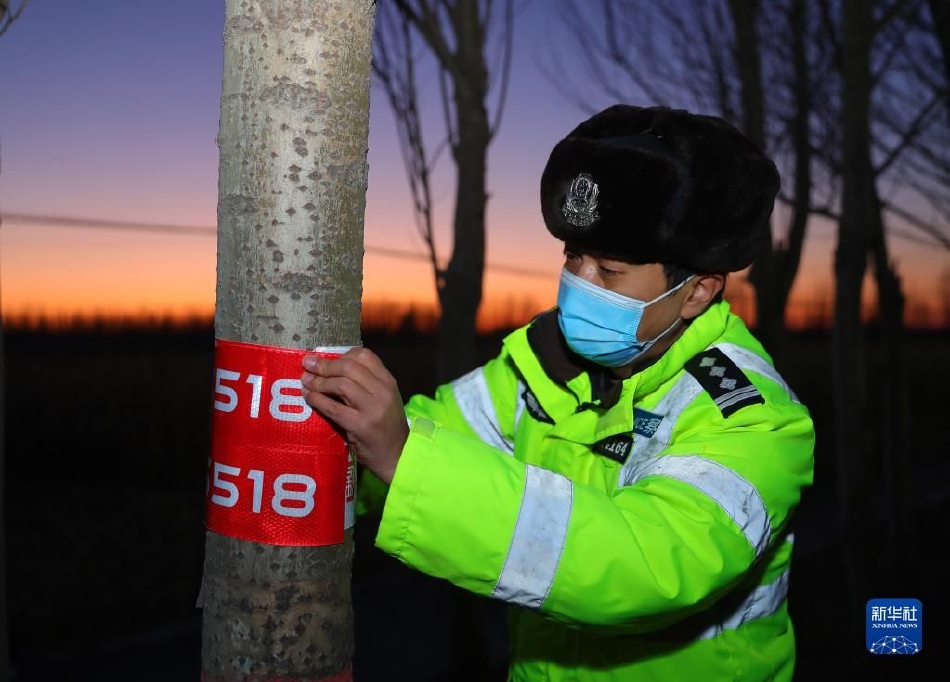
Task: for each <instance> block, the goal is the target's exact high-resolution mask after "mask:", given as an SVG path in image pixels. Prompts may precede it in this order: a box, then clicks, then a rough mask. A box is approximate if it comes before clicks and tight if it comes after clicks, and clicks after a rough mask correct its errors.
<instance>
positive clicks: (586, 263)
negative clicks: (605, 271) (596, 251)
mask: <svg viewBox="0 0 950 682" xmlns="http://www.w3.org/2000/svg"><path fill="white" fill-rule="evenodd" d="M574 274H575V275H577V276H578V277H580V278H581V279H583V280H586V281H588V282H590V283H591V284H596V285H597V286H603V283H602V282H601V278H600V268H599V267H598V266H597V261H596V260H595V259H593V258H590V257H588V256H584V257H582V258H581V263H580V266H579V267H578V268H577V272H575V273H574Z"/></svg>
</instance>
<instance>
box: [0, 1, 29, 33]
mask: <svg viewBox="0 0 950 682" xmlns="http://www.w3.org/2000/svg"><path fill="white" fill-rule="evenodd" d="M29 3H30V0H21V1H20V6H19V7H17V8H16V9H15V10H13V11H11V10H10V0H0V36H2V35H3V34H4V33H6V32H7V30H9V28H10V26H12V25H13V22H15V21H16V20H17V19H19V18H20V15H21V14H23V10H25V9H26V6H27V5H28V4H29Z"/></svg>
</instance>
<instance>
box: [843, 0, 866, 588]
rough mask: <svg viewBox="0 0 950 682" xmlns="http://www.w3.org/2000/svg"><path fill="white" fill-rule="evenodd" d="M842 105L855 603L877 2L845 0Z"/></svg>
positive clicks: (846, 530)
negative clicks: (872, 64)
mask: <svg viewBox="0 0 950 682" xmlns="http://www.w3.org/2000/svg"><path fill="white" fill-rule="evenodd" d="M841 8H842V43H843V50H842V60H843V61H842V71H843V73H842V76H843V84H842V85H843V93H842V109H841V120H840V125H841V130H842V131H843V133H842V134H843V148H842V155H841V158H842V202H841V218H840V221H839V223H838V247H837V251H836V253H835V277H836V297H835V317H834V324H833V326H832V356H833V391H834V414H835V441H834V443H835V456H836V458H837V462H838V466H837V472H836V475H837V479H838V491H839V494H838V510H839V514H840V518H839V521H840V531H841V539H842V543H841V546H842V549H843V551H844V560H845V566H846V575H847V579H848V587H849V593H850V597H851V603H852V605H853V606H856V605H857V604H858V603H859V602H860V600H861V599H862V596H864V595H866V594H867V592H866V589H865V584H864V583H865V575H864V572H863V570H862V567H864V566H866V565H867V564H865V563H864V561H863V555H864V553H865V552H866V551H867V548H869V547H873V546H874V544H873V542H870V533H871V530H870V529H871V528H872V527H873V524H871V523H869V519H868V518H867V517H866V510H867V500H868V499H870V497H869V494H870V486H869V467H870V465H871V463H872V462H871V460H872V457H873V450H872V448H871V440H870V437H869V429H867V428H866V426H867V424H868V423H869V422H868V412H867V398H866V396H867V378H866V363H867V356H866V349H865V342H864V334H863V328H862V324H861V285H862V281H863V279H864V274H865V272H866V269H867V256H868V253H869V247H870V239H869V231H870V229H871V225H872V220H873V216H872V212H873V210H874V207H873V205H872V204H871V202H872V200H873V198H874V196H875V190H874V174H873V170H872V165H871V157H870V144H871V135H870V114H869V112H870V100H871V72H870V54H871V39H872V35H873V28H872V27H873V17H872V7H871V4H870V3H867V2H865V0H843V2H842V5H841Z"/></svg>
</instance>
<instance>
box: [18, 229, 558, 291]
mask: <svg viewBox="0 0 950 682" xmlns="http://www.w3.org/2000/svg"><path fill="white" fill-rule="evenodd" d="M3 221H4V222H10V223H16V224H19V225H42V226H45V227H67V228H80V229H102V230H119V231H121V232H151V233H158V234H174V235H178V236H186V237H215V236H217V234H218V231H217V228H215V227H209V226H207V225H194V226H188V225H168V224H163V223H137V222H129V221H123V220H100V219H98V218H81V217H78V216H49V215H37V214H33V213H7V214H5V215H3ZM363 248H364V250H365V251H366V253H373V254H377V255H380V256H385V257H389V258H402V259H404V260H421V261H427V262H428V261H429V260H430V258H429V257H428V256H426V255H425V254H422V253H417V252H415V251H406V250H402V249H392V248H388V247H385V246H372V245H364V247H363ZM485 268H486V269H488V270H495V271H498V272H506V273H509V274H512V275H520V276H523V277H544V278H545V279H551V277H553V276H554V275H553V274H552V273H550V272H542V271H541V270H531V269H529V268H522V267H518V266H517V265H505V264H494V263H487V264H486V265H485Z"/></svg>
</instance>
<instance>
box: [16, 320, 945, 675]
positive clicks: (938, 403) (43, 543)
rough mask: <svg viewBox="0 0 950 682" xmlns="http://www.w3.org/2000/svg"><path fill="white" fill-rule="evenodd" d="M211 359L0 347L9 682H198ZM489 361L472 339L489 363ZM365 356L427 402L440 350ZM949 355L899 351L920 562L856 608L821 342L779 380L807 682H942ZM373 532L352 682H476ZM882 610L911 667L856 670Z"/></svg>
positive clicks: (176, 340) (164, 338)
mask: <svg viewBox="0 0 950 682" xmlns="http://www.w3.org/2000/svg"><path fill="white" fill-rule="evenodd" d="M211 341H212V337H211V333H210V331H209V330H206V329H203V328H195V329H192V330H169V329H164V330H163V329H152V330H125V331H122V330H118V331H117V330H102V329H99V330H96V329H90V330H87V331H85V332H70V333H56V334H54V333H49V332H42V331H23V330H19V331H18V330H9V329H8V330H7V332H6V339H5V351H6V353H5V361H6V363H5V364H6V397H7V401H6V407H7V412H6V430H7V434H6V435H7V439H6V457H7V471H6V476H7V486H6V497H7V499H6V515H7V578H8V603H9V620H10V631H11V634H10V640H11V656H12V663H13V670H14V675H13V677H12V679H14V680H17V682H38V681H46V680H57V681H59V682H72V681H74V680H75V681H79V680H96V681H97V682H110V681H112V680H116V681H118V680H123V682H128V681H129V680H135V681H140V682H151V681H153V680H154V681H156V682H157V681H158V680H162V681H168V680H198V675H199V671H200V649H201V642H200V627H201V621H200V619H201V614H200V611H199V610H197V609H195V608H194V603H195V597H196V596H197V592H198V585H199V582H200V576H201V563H202V559H203V555H204V531H203V526H202V521H203V498H204V477H205V472H204V462H205V460H206V455H207V451H208V438H209V433H208V431H209V426H210V415H209V410H208V396H209V394H210V376H211V360H212V358H211ZM497 342H498V338H497V337H495V338H486V339H483V340H482V350H481V354H482V356H483V357H488V356H489V355H490V354H492V353H493V352H494V351H495V350H496V349H497ZM364 343H365V345H367V346H368V347H371V348H374V350H377V352H379V353H380V355H381V356H382V357H383V359H384V361H386V362H387V364H388V365H389V366H390V367H391V368H392V369H393V372H394V374H396V376H397V379H399V381H400V386H401V389H402V392H403V395H404V396H408V395H410V394H412V393H415V392H418V391H430V390H431V389H432V387H433V385H434V382H433V381H432V379H431V373H430V371H429V368H428V366H427V363H428V361H429V359H430V358H431V357H432V345H431V344H432V342H431V339H427V338H425V337H421V336H420V337H414V338H407V337H405V336H403V337H400V338H398V339H392V338H383V337H373V336H370V335H367V338H366V339H365V340H364ZM948 349H950V337H948V335H947V334H946V333H942V334H915V335H913V336H912V337H911V338H910V339H909V344H908V354H907V358H908V363H909V367H908V371H909V374H910V377H911V380H912V385H911V390H910V395H909V405H908V407H909V412H910V416H911V419H912V423H911V428H910V429H909V434H908V447H909V449H910V450H911V451H913V452H914V453H915V457H916V461H915V463H914V466H913V473H914V476H915V478H916V502H917V510H918V517H917V537H918V543H917V549H916V550H914V551H913V553H911V554H909V555H907V556H906V557H905V558H904V560H903V561H902V562H901V565H900V566H899V567H898V570H897V571H896V573H885V572H884V571H883V570H882V568H881V567H880V566H878V565H868V566H865V567H862V569H863V571H864V573H865V577H866V578H867V579H868V583H869V588H868V594H867V595H866V596H863V597H862V599H861V600H858V601H857V602H856V605H849V603H848V596H847V590H846V589H845V585H844V579H843V575H844V570H843V567H842V557H841V555H842V553H841V549H840V542H839V540H838V537H837V533H836V530H835V523H836V511H835V504H834V503H835V498H836V488H835V481H834V479H835V473H834V460H833V453H831V451H830V449H829V441H830V440H831V431H830V414H831V410H830V399H831V396H830V392H831V391H830V373H829V367H828V351H827V338H826V336H825V335H824V334H821V333H813V334H801V335H797V336H795V337H794V338H793V340H792V343H791V344H790V352H789V356H788V361H787V365H786V369H785V372H786V378H787V379H788V380H789V382H790V383H791V384H792V386H793V388H795V390H796V391H797V392H798V394H799V396H800V397H801V398H802V400H803V402H804V403H805V404H807V405H809V406H810V407H811V408H812V413H813V415H814V417H815V421H816V429H817V433H818V447H817V449H816V479H815V486H814V488H812V489H811V490H810V491H808V492H807V493H806V496H805V498H804V501H803V504H802V507H801V510H800V513H799V514H798V516H797V518H796V521H795V523H796V552H797V554H796V558H795V564H794V568H793V573H792V583H791V590H790V609H791V611H792V614H793V617H794V619H795V625H796V632H797V636H798V642H799V662H798V669H797V675H796V679H798V680H825V679H837V678H842V677H845V676H847V677H851V678H852V679H854V680H876V679H881V680H883V679H888V680H890V679H892V678H897V679H901V680H936V679H938V676H939V679H944V678H945V673H939V671H940V670H943V669H944V668H945V667H946V666H945V665H944V664H943V654H942V651H941V648H942V643H943V641H944V639H945V636H946V635H947V630H948V628H947V620H948V614H950V604H948V592H950V590H948V589H947V585H946V583H947V579H948V577H950V575H948V574H950V572H948V570H947V568H946V567H947V563H946V561H945V560H944V559H943V555H944V552H945V547H944V546H945V543H946V540H947V538H948V537H950V535H948V533H947V530H946V529H947V524H948V522H950V494H948V493H950V482H948V481H950V479H948V474H950V465H948V458H947V446H946V429H945V427H944V424H945V423H946V418H945V417H944V416H943V413H944V410H943V408H942V405H943V401H942V400H941V397H942V394H943V391H942V387H944V386H946V385H947V383H948V381H950V369H948V365H947V363H946V360H947V357H948V355H947V350H948ZM884 409H887V407H886V406H885V407H884ZM884 521H886V519H885V520H884ZM881 522H882V519H877V518H872V519H869V523H870V524H876V523H881ZM373 530H374V525H373V521H372V520H369V519H364V520H361V522H360V523H359V524H358V525H357V535H356V537H357V554H356V561H355V564H354V569H353V591H354V609H355V614H356V647H357V648H356V655H355V657H354V661H353V663H354V670H355V675H356V679H357V680H358V682H376V681H377V680H386V681H387V682H399V681H400V680H413V681H414V682H435V681H436V680H458V679H473V676H472V675H471V674H462V673H458V672H455V671H452V670H451V669H450V660H451V658H452V656H453V653H452V652H453V646H454V645H455V644H456V643H457V642H456V641H455V639H453V637H452V632H453V629H452V628H451V627H450V625H449V624H450V623H451V622H452V620H453V617H455V614H456V613H457V612H456V611H455V610H454V605H456V604H457V603H458V601H459V599H460V598H461V596H462V595H461V593H460V591H458V590H456V589H455V588H454V587H452V586H450V585H448V584H447V583H444V582H441V581H437V580H434V579H431V578H428V577H426V576H423V575H421V574H418V573H415V572H412V571H410V570H409V569H406V568H405V567H403V566H402V565H400V564H398V562H396V561H395V560H392V559H390V558H389V557H386V556H384V555H382V554H381V553H380V552H379V551H378V550H376V549H375V548H373V547H372V536H373ZM876 597H914V598H917V599H920V600H921V602H922V603H923V606H924V610H925V621H924V623H925V630H924V633H925V634H924V650H923V651H922V652H921V653H920V654H918V655H917V656H913V657H881V656H871V655H869V654H867V653H866V652H865V651H864V605H863V602H864V601H866V599H869V598H876ZM473 601H474V604H475V605H476V609H477V610H476V613H477V615H478V618H479V619H480V622H479V624H478V628H477V631H478V632H481V633H482V636H483V642H482V645H481V646H478V647H464V646H463V647H457V648H456V649H455V650H456V653H458V652H459V651H460V652H461V653H462V654H467V655H469V656H476V657H477V656H478V655H479V654H481V655H483V656H484V657H486V658H487V659H488V662H489V664H490V666H491V669H492V671H493V674H490V675H489V676H487V677H483V676H482V677H480V679H488V680H503V679H504V670H505V653H506V652H505V621H504V612H503V607H502V605H501V604H498V603H495V602H490V601H488V600H480V599H476V600H473ZM473 669H474V668H473V666H472V665H471V664H469V665H467V666H466V668H465V670H467V671H471V670H473ZM697 679H701V676H700V675H698V674H697Z"/></svg>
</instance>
